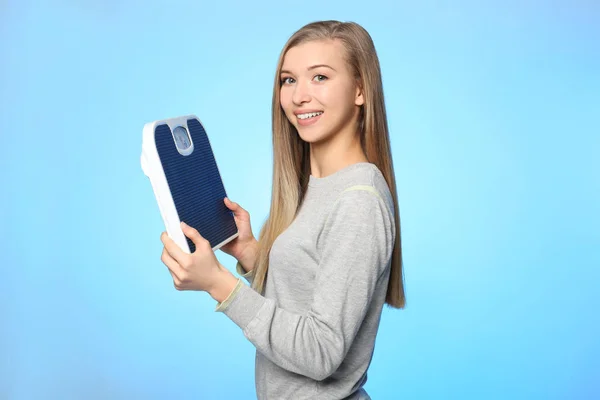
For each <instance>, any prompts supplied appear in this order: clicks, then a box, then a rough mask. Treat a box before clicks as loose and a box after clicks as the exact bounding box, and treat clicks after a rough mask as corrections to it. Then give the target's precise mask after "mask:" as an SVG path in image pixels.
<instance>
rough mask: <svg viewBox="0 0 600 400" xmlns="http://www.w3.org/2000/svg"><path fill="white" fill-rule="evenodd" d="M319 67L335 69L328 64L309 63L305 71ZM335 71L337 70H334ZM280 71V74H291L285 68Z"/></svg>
mask: <svg viewBox="0 0 600 400" xmlns="http://www.w3.org/2000/svg"><path fill="white" fill-rule="evenodd" d="M319 67H325V68H329V69H331V70H334V71H335V69H334V68H333V67H330V66H329V65H327V64H316V65H311V66H310V67H308V68H307V71H310V70H312V69H315V68H319ZM336 72H337V71H336ZM281 73H282V74H291V72H290V71H288V70H285V69H282V70H281Z"/></svg>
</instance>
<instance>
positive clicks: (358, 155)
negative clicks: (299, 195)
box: [310, 132, 368, 178]
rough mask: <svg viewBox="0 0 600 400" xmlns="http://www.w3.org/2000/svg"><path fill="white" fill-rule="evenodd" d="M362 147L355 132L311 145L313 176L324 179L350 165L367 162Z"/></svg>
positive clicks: (338, 135)
mask: <svg viewBox="0 0 600 400" xmlns="http://www.w3.org/2000/svg"><path fill="white" fill-rule="evenodd" d="M367 161H368V160H367V157H366V155H365V153H364V151H363V149H362V146H361V145H360V136H359V135H358V134H356V133H355V132H350V133H347V134H342V133H340V134H337V135H334V136H333V137H332V138H331V139H330V140H328V141H326V142H323V143H311V145H310V169H311V175H313V176H315V177H317V178H323V177H326V176H328V175H331V174H333V173H334V172H336V171H339V170H340V169H342V168H344V167H347V166H348V165H351V164H355V163H358V162H367Z"/></svg>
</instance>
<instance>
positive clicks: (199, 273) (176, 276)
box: [160, 221, 225, 292]
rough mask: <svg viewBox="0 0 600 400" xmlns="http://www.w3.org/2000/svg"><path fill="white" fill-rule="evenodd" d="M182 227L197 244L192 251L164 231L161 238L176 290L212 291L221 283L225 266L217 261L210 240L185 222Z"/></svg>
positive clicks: (163, 255) (164, 256) (165, 262)
mask: <svg viewBox="0 0 600 400" xmlns="http://www.w3.org/2000/svg"><path fill="white" fill-rule="evenodd" d="M181 229H182V231H183V233H184V234H185V236H187V237H188V238H190V239H191V240H192V241H193V242H194V244H195V245H196V251H194V252H193V253H192V254H188V253H186V252H184V251H183V250H182V249H181V247H179V246H178V245H177V243H175V242H174V241H173V239H171V238H170V237H169V235H167V233H166V232H163V233H162V234H161V235H160V240H161V241H162V242H163V244H164V248H163V252H162V256H161V258H160V259H161V260H162V262H163V263H164V264H165V265H166V266H167V267H168V268H169V272H170V273H171V276H172V277H173V282H174V284H175V288H176V289H177V290H198V291H205V292H211V291H212V290H213V289H214V288H215V287H216V286H217V283H218V282H219V277H220V275H219V274H220V273H222V272H223V270H224V269H225V268H224V267H223V266H222V265H221V263H219V261H218V260H217V257H216V256H215V253H214V252H213V250H212V247H211V245H210V242H209V241H208V240H206V239H205V238H203V237H202V236H201V235H200V233H199V232H198V231H197V230H196V229H194V228H192V227H191V226H188V225H187V224H186V223H184V222H183V221H182V222H181Z"/></svg>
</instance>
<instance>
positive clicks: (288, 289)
mask: <svg viewBox="0 0 600 400" xmlns="http://www.w3.org/2000/svg"><path fill="white" fill-rule="evenodd" d="M393 210H394V208H393V200H392V197H391V194H390V190H389V188H388V186H387V183H386V181H385V179H384V177H383V175H382V174H381V172H380V171H379V169H378V168H377V167H376V166H375V165H374V164H371V163H366V162H364V163H356V164H352V165H350V166H347V167H345V168H343V169H341V170H339V171H337V172H335V173H334V174H331V175H329V176H326V177H324V178H316V177H314V176H310V182H309V186H308V189H307V192H306V195H305V198H304V201H303V202H302V205H301V207H300V210H299V213H298V215H297V217H296V219H295V220H294V221H293V223H292V224H291V225H290V226H289V227H288V229H286V230H285V231H284V232H283V233H281V235H279V236H278V237H277V239H276V240H275V242H274V243H273V247H272V249H271V253H270V260H269V270H268V273H267V280H266V286H265V293H264V296H263V295H261V294H259V293H258V292H257V291H255V290H254V289H252V288H251V287H250V286H249V285H247V284H245V283H244V282H242V281H241V279H240V280H239V281H238V284H237V286H236V287H235V288H234V290H233V291H232V292H231V294H230V295H229V297H228V298H227V299H226V300H224V301H223V302H222V303H218V304H217V307H216V309H215V311H218V312H222V313H224V314H225V315H226V316H227V317H229V318H230V319H231V320H232V321H233V322H234V323H235V324H237V325H238V326H239V327H240V328H241V329H242V331H243V333H244V336H245V337H246V338H247V339H248V340H250V342H252V344H253V345H254V346H255V347H256V359H255V379H256V394H257V397H258V399H259V400H263V399H268V400H280V399H295V400H296V399H298V400H299V399H353V400H355V399H370V396H369V395H368V394H367V392H366V391H365V389H364V388H363V385H364V384H365V383H366V381H367V369H368V367H369V365H370V363H371V359H372V356H373V350H374V346H375V338H376V335H377V329H378V327H379V321H380V317H381V312H382V308H383V304H384V301H385V295H386V291H387V285H388V280H389V272H390V261H391V256H392V250H393V246H394V239H395V235H396V229H395V224H394V214H393ZM236 268H237V272H238V273H240V274H242V276H243V277H244V278H245V279H246V281H247V282H248V283H250V284H251V283H252V277H253V271H250V272H248V273H246V272H245V271H244V270H243V269H242V267H241V266H240V264H239V263H238V264H237V266H236Z"/></svg>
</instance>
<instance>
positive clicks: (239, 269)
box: [235, 261, 254, 285]
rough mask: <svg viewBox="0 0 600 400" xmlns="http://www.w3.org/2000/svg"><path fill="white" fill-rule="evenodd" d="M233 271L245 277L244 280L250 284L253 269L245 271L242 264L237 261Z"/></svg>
mask: <svg viewBox="0 0 600 400" xmlns="http://www.w3.org/2000/svg"><path fill="white" fill-rule="evenodd" d="M235 271H236V272H237V273H238V274H239V275H240V276H241V277H242V278H244V279H246V281H247V282H248V283H249V284H251V285H252V278H254V270H253V269H252V270H250V271H248V272H246V271H245V270H244V268H243V267H242V264H240V262H239V261H238V262H237V264H236V265H235Z"/></svg>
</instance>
